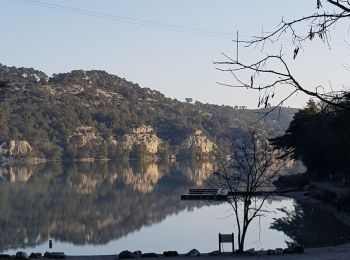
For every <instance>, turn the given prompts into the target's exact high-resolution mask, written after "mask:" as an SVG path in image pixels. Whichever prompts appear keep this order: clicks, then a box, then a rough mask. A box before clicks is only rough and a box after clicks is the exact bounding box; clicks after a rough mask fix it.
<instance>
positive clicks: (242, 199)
mask: <svg viewBox="0 0 350 260" xmlns="http://www.w3.org/2000/svg"><path fill="white" fill-rule="evenodd" d="M230 148H231V149H230V152H228V153H226V152H219V153H218V156H217V160H218V165H219V166H218V170H217V171H216V172H215V173H214V180H213V184H214V185H215V186H216V187H220V188H222V189H226V190H227V191H228V197H227V199H226V201H227V202H228V203H229V204H230V206H231V208H232V210H233V212H234V214H233V215H234V217H235V223H236V225H237V231H238V234H237V240H238V241H237V242H238V250H239V252H242V251H243V250H244V241H245V237H246V234H247V230H248V227H249V224H250V223H251V222H252V220H253V219H255V218H256V217H258V216H261V215H262V214H263V212H264V210H263V205H264V203H265V201H266V199H267V198H268V197H270V196H271V195H272V194H273V193H272V188H273V184H272V182H273V180H275V178H276V177H277V174H278V173H279V171H280V169H281V166H277V167H276V160H275V158H274V153H273V151H272V149H271V148H270V147H269V145H268V143H267V140H264V139H262V140H260V139H258V137H257V135H256V134H255V133H254V132H250V133H248V134H246V135H243V136H240V137H236V138H234V139H233V140H232V142H231V147H230Z"/></svg>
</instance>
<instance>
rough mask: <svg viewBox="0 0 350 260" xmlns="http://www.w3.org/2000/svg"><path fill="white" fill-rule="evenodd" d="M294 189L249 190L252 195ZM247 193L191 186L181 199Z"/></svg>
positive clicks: (215, 198) (242, 194)
mask: <svg viewBox="0 0 350 260" xmlns="http://www.w3.org/2000/svg"><path fill="white" fill-rule="evenodd" d="M293 191H296V189H286V190H270V189H269V190H262V191H255V192H250V194H251V195H253V196H263V195H266V194H267V193H269V194H273V195H283V193H288V192H293ZM245 195H247V192H246V191H235V192H230V191H229V190H228V189H223V188H217V189H210V188H196V189H194V188H192V189H189V190H188V193H187V194H182V195H181V200H211V201H224V200H227V199H228V198H229V197H230V196H245Z"/></svg>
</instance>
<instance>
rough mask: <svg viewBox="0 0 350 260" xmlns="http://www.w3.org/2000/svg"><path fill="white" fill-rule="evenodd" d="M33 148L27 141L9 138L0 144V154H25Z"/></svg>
mask: <svg viewBox="0 0 350 260" xmlns="http://www.w3.org/2000/svg"><path fill="white" fill-rule="evenodd" d="M32 150H33V148H32V147H31V145H30V144H29V143H28V142H27V141H16V140H11V141H8V142H4V143H2V144H1V145H0V155H3V156H27V155H28V154H29V153H30V152H31V151H32Z"/></svg>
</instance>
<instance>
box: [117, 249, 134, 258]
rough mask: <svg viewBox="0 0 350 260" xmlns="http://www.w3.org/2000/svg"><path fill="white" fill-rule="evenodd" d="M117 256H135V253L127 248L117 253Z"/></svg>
mask: <svg viewBox="0 0 350 260" xmlns="http://www.w3.org/2000/svg"><path fill="white" fill-rule="evenodd" d="M118 258H119V259H127V258H135V255H134V254H133V253H132V252H130V251H129V250H124V251H121V252H120V253H119V254H118Z"/></svg>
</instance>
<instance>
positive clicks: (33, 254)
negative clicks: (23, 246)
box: [29, 252, 43, 258]
mask: <svg viewBox="0 0 350 260" xmlns="http://www.w3.org/2000/svg"><path fill="white" fill-rule="evenodd" d="M42 257H43V255H42V253H34V252H33V253H31V254H30V256H29V258H42Z"/></svg>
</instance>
